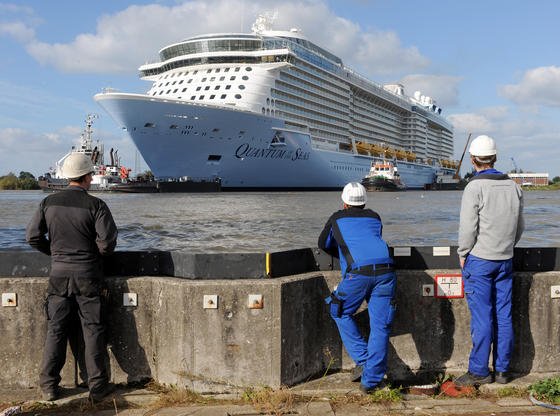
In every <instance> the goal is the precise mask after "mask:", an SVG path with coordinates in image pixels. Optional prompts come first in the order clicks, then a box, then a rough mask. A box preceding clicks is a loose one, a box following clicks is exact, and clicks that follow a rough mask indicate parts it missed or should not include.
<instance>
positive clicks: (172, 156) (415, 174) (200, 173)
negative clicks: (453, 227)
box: [95, 93, 436, 190]
mask: <svg viewBox="0 0 560 416" xmlns="http://www.w3.org/2000/svg"><path fill="white" fill-rule="evenodd" d="M95 99H96V101H98V103H99V104H100V105H101V106H102V107H103V108H104V109H105V110H106V111H107V112H108V113H109V114H110V115H111V116H112V117H113V118H114V119H115V121H116V122H117V123H118V124H119V125H120V126H121V127H123V128H126V130H127V131H128V133H129V135H130V137H131V138H132V140H133V141H134V143H135V145H136V146H137V148H138V150H139V151H140V153H141V154H142V156H143V157H144V159H145V161H146V163H147V164H148V165H149V167H150V169H151V170H152V172H153V173H154V175H155V176H156V177H158V178H162V179H163V178H178V177H185V176H187V177H189V178H193V179H198V178H207V179H211V178H212V179H213V178H220V179H221V181H222V182H221V183H222V188H223V189H277V190H280V189H302V190H303V189H308V190H311V189H339V188H342V187H343V186H344V185H345V184H346V183H348V182H350V181H357V182H359V181H361V179H362V178H363V177H364V176H365V175H366V174H367V173H368V172H369V170H370V167H371V163H372V161H373V160H374V159H375V158H373V157H371V156H366V155H361V154H357V153H354V152H351V151H348V152H343V151H338V150H334V149H333V150H328V149H321V148H319V147H318V146H317V145H316V144H314V143H313V141H312V139H311V137H310V136H309V135H308V134H305V133H301V132H296V131H292V130H289V129H286V128H285V125H284V121H283V120H281V119H278V118H274V117H269V116H265V115H260V114H255V113H253V112H248V111H240V110H237V109H233V108H232V109H230V108H227V107H223V106H211V105H197V104H192V103H189V102H185V101H180V100H170V99H161V98H154V97H150V96H147V95H141V94H121V93H103V94H98V95H96V96H95ZM275 135H277V136H278V135H279V137H281V138H282V140H283V143H272V141H273V138H274V137H275ZM396 164H397V166H398V169H399V172H400V175H401V177H402V179H403V181H404V182H405V183H406V185H407V188H423V187H424V185H425V184H430V183H432V182H433V181H434V178H435V171H436V168H435V167H434V166H429V165H427V164H420V163H413V162H405V161H397V162H396Z"/></svg>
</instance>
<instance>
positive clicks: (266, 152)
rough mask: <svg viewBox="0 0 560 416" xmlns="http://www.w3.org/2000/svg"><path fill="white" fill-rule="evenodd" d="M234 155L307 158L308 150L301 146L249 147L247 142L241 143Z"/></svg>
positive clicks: (267, 157)
mask: <svg viewBox="0 0 560 416" xmlns="http://www.w3.org/2000/svg"><path fill="white" fill-rule="evenodd" d="M235 157H237V158H238V159H243V158H244V157H253V158H258V159H286V160H308V159H309V152H304V151H303V150H302V149H301V148H299V147H298V148H297V149H296V150H295V151H294V150H286V149H264V148H259V147H251V146H250V145H249V143H243V144H242V145H240V146H239V147H238V148H237V149H236V150H235Z"/></svg>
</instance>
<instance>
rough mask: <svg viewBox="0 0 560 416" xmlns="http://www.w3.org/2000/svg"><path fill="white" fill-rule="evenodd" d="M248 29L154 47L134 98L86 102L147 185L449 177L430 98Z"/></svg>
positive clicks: (302, 40)
mask: <svg viewBox="0 0 560 416" xmlns="http://www.w3.org/2000/svg"><path fill="white" fill-rule="evenodd" d="M252 29H253V30H252V33H251V34H240V33H226V34H209V35H204V36H195V37H192V38H188V39H185V40H183V41H181V42H178V43H174V44H171V45H169V46H166V47H164V48H163V49H161V50H160V51H159V58H160V60H159V61H158V62H155V63H148V64H144V65H142V66H140V68H139V71H140V77H141V78H142V79H144V80H147V81H149V82H151V88H150V89H149V90H148V91H147V92H146V93H145V94H134V93H122V92H118V91H115V90H104V91H103V92H101V93H99V94H96V95H95V97H94V99H95V100H96V101H97V102H98V103H99V104H100V105H101V107H103V108H104V109H105V111H107V113H108V114H109V115H110V116H111V117H112V118H113V119H114V120H115V121H116V122H117V123H118V125H119V126H120V127H122V128H123V129H124V130H126V132H127V133H128V134H129V135H130V137H131V139H132V140H133V142H134V143H135V145H136V147H137V148H138V150H139V152H140V153H141V154H142V156H143V157H144V160H145V161H146V163H147V164H148V166H149V167H150V169H151V170H152V172H153V174H154V175H155V176H156V177H157V178H159V179H163V180H165V179H166V178H175V179H176V178H185V177H188V178H198V179H200V178H207V179H211V180H220V181H221V185H222V189H223V190H259V189H267V190H320V189H340V188H342V187H343V186H344V185H345V184H346V183H348V182H350V181H358V182H359V181H361V180H362V178H363V177H364V176H366V175H367V174H368V172H369V171H370V168H371V166H372V164H374V163H376V162H379V161H383V160H391V161H393V162H394V163H395V165H396V166H397V167H398V170H399V172H400V175H401V178H402V179H403V181H404V183H406V185H407V188H423V187H425V186H426V185H429V184H431V183H433V182H434V180H435V177H436V173H438V172H439V173H441V172H447V173H451V172H453V171H454V168H455V167H456V162H455V161H453V160H451V159H452V156H453V127H452V125H451V124H450V123H449V122H448V121H447V120H446V119H445V118H443V117H442V115H441V108H439V107H438V106H437V105H436V103H435V101H434V100H433V99H432V98H430V97H426V96H423V95H422V94H421V93H420V92H415V93H414V94H412V95H411V96H408V95H406V94H405V93H404V88H403V86H402V85H400V84H392V85H380V84H377V83H375V82H372V81H370V80H368V79H366V78H364V77H363V76H361V75H359V74H358V73H356V72H355V71H353V70H352V69H350V68H348V67H346V66H345V65H344V63H343V62H342V60H341V59H340V58H339V57H337V56H335V55H334V54H333V53H331V52H329V51H327V50H326V49H324V48H322V47H320V46H318V45H316V44H315V43H313V42H311V41H310V40H308V39H307V38H306V37H305V36H304V35H303V34H302V33H301V31H299V30H297V29H291V30H289V31H277V30H271V23H270V21H269V20H268V19H267V18H266V17H263V16H261V17H259V18H258V19H257V21H256V22H255V24H254V25H253V27H252Z"/></svg>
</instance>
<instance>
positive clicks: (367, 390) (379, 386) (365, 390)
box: [360, 380, 387, 395]
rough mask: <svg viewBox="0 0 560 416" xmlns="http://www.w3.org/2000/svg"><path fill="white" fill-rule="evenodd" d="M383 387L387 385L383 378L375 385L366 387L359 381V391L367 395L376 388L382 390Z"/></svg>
mask: <svg viewBox="0 0 560 416" xmlns="http://www.w3.org/2000/svg"><path fill="white" fill-rule="evenodd" d="M385 387H387V383H386V382H385V381H384V380H381V381H380V382H379V383H377V385H375V386H373V387H367V386H364V385H363V384H362V383H360V392H361V393H362V394H365V395H368V394H371V393H373V392H375V391H377V390H382V389H384V388H385Z"/></svg>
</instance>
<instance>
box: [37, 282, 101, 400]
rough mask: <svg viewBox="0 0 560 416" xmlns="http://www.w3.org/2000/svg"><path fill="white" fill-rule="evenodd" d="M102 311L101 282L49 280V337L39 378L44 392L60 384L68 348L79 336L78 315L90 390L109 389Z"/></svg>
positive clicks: (47, 306)
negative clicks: (73, 339) (76, 336)
mask: <svg viewBox="0 0 560 416" xmlns="http://www.w3.org/2000/svg"><path fill="white" fill-rule="evenodd" d="M53 280H54V282H53ZM64 287H66V290H65V289H64ZM53 292H54V293H53ZM102 309H103V302H102V299H101V295H100V291H99V283H98V282H92V281H91V280H90V279H87V281H86V280H85V279H84V280H83V279H79V278H77V279H72V278H70V279H60V278H51V279H50V281H49V293H48V296H47V301H46V312H47V336H46V339H45V348H44V352H43V361H42V364H41V374H40V376H39V384H40V387H41V390H43V391H45V392H48V391H54V390H55V389H56V387H57V386H58V384H59V383H60V380H61V377H60V371H61V370H62V367H64V363H65V361H66V345H67V343H68V339H69V337H72V336H75V335H76V334H75V331H76V319H77V317H76V314H77V315H78V318H79V320H80V323H81V327H82V332H83V339H84V347H85V351H84V358H85V365H86V369H87V374H88V386H89V390H90V391H91V392H98V391H101V390H103V389H104V388H105V387H106V386H107V383H108V373H107V367H106V362H107V349H106V340H105V325H104V323H103V311H102Z"/></svg>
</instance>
